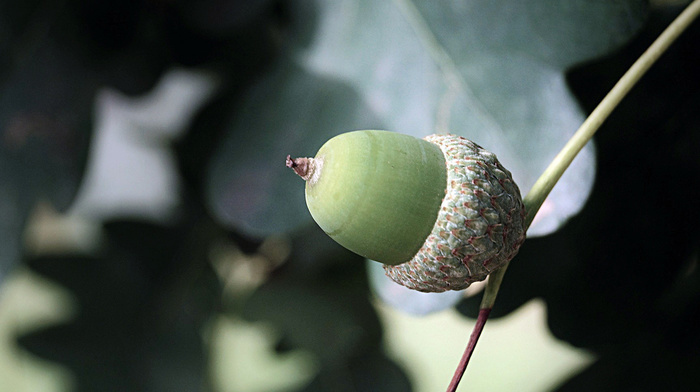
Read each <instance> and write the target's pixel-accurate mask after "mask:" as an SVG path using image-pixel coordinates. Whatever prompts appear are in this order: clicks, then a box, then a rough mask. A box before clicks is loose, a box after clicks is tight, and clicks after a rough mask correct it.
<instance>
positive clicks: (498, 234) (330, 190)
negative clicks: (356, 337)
mask: <svg viewBox="0 0 700 392" xmlns="http://www.w3.org/2000/svg"><path fill="white" fill-rule="evenodd" d="M286 164H287V166H288V167H290V168H292V169H293V170H294V171H295V172H296V173H297V174H298V175H299V176H301V178H303V179H304V180H305V181H306V204H307V206H308V208H309V212H310V213H311V216H312V217H313V219H314V220H315V221H316V223H317V224H318V225H319V226H320V227H321V229H323V231H325V232H326V234H328V235H329V236H330V237H331V238H333V239H334V240H335V241H336V242H338V243H339V244H341V245H342V246H344V247H346V248H347V249H349V250H351V251H353V252H355V253H357V254H359V255H361V256H364V257H366V258H368V259H371V260H375V261H379V262H381V263H383V264H384V269H385V271H386V274H387V276H389V277H390V278H391V279H392V280H394V281H395V282H397V283H399V284H401V285H404V286H406V287H408V288H411V289H415V290H418V291H423V292H443V291H447V290H462V289H465V288H467V287H468V286H469V285H470V284H471V283H473V282H477V281H482V280H484V279H486V277H487V276H488V275H489V273H491V272H492V271H494V270H496V269H498V268H499V267H501V266H503V265H505V264H506V263H507V262H508V261H510V260H511V259H512V258H513V257H514V256H515V254H516V253H517V252H518V249H519V248H520V245H521V244H522V242H523V241H524V239H525V226H524V222H525V208H524V206H523V201H522V198H521V196H520V190H519V189H518V186H517V185H516V184H515V182H514V181H513V178H512V176H511V174H510V172H509V171H508V170H506V169H505V168H504V167H503V166H502V165H501V164H500V163H499V162H498V159H497V158H496V156H495V155H494V154H492V153H490V152H488V151H486V150H484V149H483V148H481V147H480V146H479V145H477V144H475V143H473V142H471V141H469V140H467V139H465V138H463V137H460V136H456V135H441V134H435V135H430V136H427V137H425V138H424V139H419V138H415V137H413V136H408V135H403V134H399V133H394V132H388V131H376V130H364V131H353V132H348V133H344V134H341V135H338V136H336V137H334V138H332V139H330V140H329V141H327V142H326V143H325V144H324V145H323V146H322V147H321V148H320V149H319V150H318V153H316V156H315V157H314V158H296V159H292V158H291V157H290V156H287V161H286Z"/></svg>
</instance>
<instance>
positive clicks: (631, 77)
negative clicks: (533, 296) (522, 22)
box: [447, 0, 700, 392]
mask: <svg viewBox="0 0 700 392" xmlns="http://www.w3.org/2000/svg"><path fill="white" fill-rule="evenodd" d="M698 15H700V0H694V1H693V2H692V3H690V4H689V5H688V6H687V7H686V8H685V10H683V12H681V14H680V15H678V17H676V19H675V20H674V21H673V22H672V23H671V24H670V25H669V26H668V27H667V28H666V29H665V30H664V31H663V33H661V35H660V36H659V37H658V38H657V39H656V40H655V41H654V43H652V44H651V46H649V48H648V49H647V50H646V51H645V52H644V53H643V54H642V55H641V56H640V57H639V58H638V59H637V61H635V62H634V64H632V66H631V67H630V68H629V69H628V70H627V72H625V74H624V75H623V76H622V77H621V78H620V80H618V82H617V83H616V84H615V86H614V87H613V88H612V89H611V90H610V92H608V94H607V95H606V96H605V98H603V100H602V101H601V102H600V103H599V104H598V106H597V107H596V108H595V109H594V110H593V112H591V114H590V115H589V116H588V118H586V120H585V121H584V122H583V124H581V126H580V127H579V129H578V130H577V131H576V133H574V135H573V136H572V137H571V139H569V141H568V142H567V143H566V145H565V146H564V148H562V150H561V151H560V152H559V154H557V156H556V157H555V158H554V160H552V163H550V164H549V166H548V167H547V169H545V171H544V172H543V173H542V175H541V176H540V177H539V179H538V180H537V182H535V185H533V187H532V189H530V192H528V194H527V195H526V196H525V198H524V199H523V203H524V204H525V210H526V212H527V216H526V218H525V230H527V229H528V228H529V227H530V224H531V223H532V221H533V219H534V218H535V215H536V214H537V211H538V210H539V209H540V207H541V206H542V203H544V200H545V199H546V198H547V196H548V195H549V193H550V192H551V191H552V189H553V188H554V185H556V183H557V182H558V181H559V179H560V178H561V176H562V174H564V171H566V169H567V168H568V167H569V165H570V164H571V162H572V161H573V160H574V158H575V157H576V155H577V154H578V153H579V151H581V149H582V148H583V146H585V145H586V143H588V142H589V141H590V140H591V138H592V137H593V135H594V134H595V132H596V131H597V130H598V128H600V126H601V125H602V124H603V122H604V121H605V120H606V119H607V118H608V117H609V116H610V113H612V111H613V110H614V109H615V108H616V107H617V106H618V104H619V103H620V102H621V101H622V99H623V98H624V97H625V96H626V95H627V93H628V92H629V91H630V90H631V89H632V87H634V85H635V84H636V83H637V82H638V81H639V79H641V77H642V76H643V75H644V74H645V73H646V72H647V71H648V70H649V68H650V67H651V66H652V65H653V64H654V63H655V62H656V60H658V59H659V57H661V55H662V54H663V53H664V52H665V51H666V49H668V47H669V46H670V45H671V44H672V43H673V42H674V41H675V40H676V39H677V38H678V36H679V35H680V34H681V33H682V32H683V31H684V30H685V29H686V28H687V27H688V26H689V25H690V24H691V23H692V22H693V20H695V19H696V18H697V17H698ZM509 264H510V262H508V263H506V264H505V265H504V266H503V267H501V268H499V269H498V270H496V271H494V272H493V273H492V274H491V275H489V280H488V282H487V284H486V290H485V291H484V295H483V297H482V298H481V305H480V307H479V315H478V317H477V320H476V325H475V326H474V330H473V331H472V334H471V336H470V338H469V343H468V344H467V348H466V350H465V351H464V354H463V355H462V359H461V361H460V363H459V365H458V367H457V370H456V371H455V375H454V377H453V378H452V382H450V386H449V387H448V390H447V391H448V392H454V391H456V390H457V385H458V384H459V381H460V379H461V378H462V375H463V374H464V372H465V370H466V368H467V364H468V363H469V359H470V358H471V356H472V353H473V352H474V348H475V347H476V343H477V341H478V340H479V336H480V335H481V331H482V330H483V329H484V324H485V323H486V320H487V319H488V316H489V313H490V312H491V309H492V308H493V305H494V303H495V302H496V296H497V295H498V291H499V288H500V286H501V282H502V281H503V276H504V275H505V271H506V269H507V268H508V265H509Z"/></svg>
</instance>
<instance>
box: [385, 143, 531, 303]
mask: <svg viewBox="0 0 700 392" xmlns="http://www.w3.org/2000/svg"><path fill="white" fill-rule="evenodd" d="M425 139H426V140H427V141H429V142H431V143H434V144H435V145H437V146H439V147H440V149H441V150H442V152H443V153H444V155H445V161H446V164H447V193H446V195H445V198H444V200H443V201H442V204H441V206H440V212H439V214H438V218H437V220H436V222H435V225H434V226H433V228H432V230H431V232H430V235H429V236H428V238H427V239H426V241H425V243H424V244H423V246H422V247H421V248H420V249H419V250H418V252H417V253H416V255H415V256H414V257H413V258H412V259H411V260H410V261H408V262H406V263H403V264H400V265H396V266H389V265H385V266H384V269H385V270H386V274H387V275H388V276H389V277H390V278H391V279H392V280H394V281H395V282H397V283H399V284H402V285H404V286H406V287H409V288H412V289H415V290H418V291H424V292H442V291H447V290H462V289H465V288H467V287H468V286H469V285H470V284H471V283H473V282H477V281H481V280H484V279H486V277H487V276H488V274H490V273H491V272H492V271H494V270H496V269H498V268H499V267H501V266H503V265H505V264H506V263H507V262H508V261H510V260H511V259H512V258H513V257H514V256H515V254H516V253H517V252H518V249H519V248H520V245H521V244H522V243H523V241H524V240H525V227H524V222H525V208H524V206H523V202H522V198H521V196H520V190H519V189H518V186H517V185H516V184H515V182H514V181H513V178H512V176H511V174H510V172H509V171H508V170H506V169H505V168H504V167H503V166H502V165H501V164H500V163H499V162H498V159H497V158H496V155H494V154H493V153H490V152H488V151H486V150H484V149H483V148H481V147H480V146H479V145H477V144H476V143H473V142H471V141H469V140H467V139H465V138H463V137H459V136H454V135H430V136H427V137H426V138H425Z"/></svg>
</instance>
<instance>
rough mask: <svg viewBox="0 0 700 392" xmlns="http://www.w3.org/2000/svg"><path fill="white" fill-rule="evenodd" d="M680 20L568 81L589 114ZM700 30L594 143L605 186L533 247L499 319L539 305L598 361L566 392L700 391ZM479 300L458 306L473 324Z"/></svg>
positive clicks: (650, 29) (558, 331) (517, 262)
mask: <svg viewBox="0 0 700 392" xmlns="http://www.w3.org/2000/svg"><path fill="white" fill-rule="evenodd" d="M678 12H679V10H678V9H670V10H668V9H665V10H661V11H659V12H655V13H653V14H652V18H651V19H650V21H649V24H648V26H647V28H645V30H644V31H642V32H641V34H640V35H639V37H637V38H636V39H635V40H634V41H633V42H631V44H630V45H629V46H627V47H625V48H624V49H623V50H621V51H619V52H618V53H616V54H615V55H614V56H610V57H608V58H605V59H602V60H600V61H598V62H594V63H590V64H588V65H586V66H582V67H580V68H578V69H576V70H574V71H573V72H572V73H571V74H570V81H571V85H572V88H573V90H574V91H575V92H576V93H577V95H578V96H580V97H581V102H582V103H583V104H584V106H585V107H587V108H588V109H592V108H593V106H594V105H595V104H596V103H597V102H598V101H599V100H600V99H601V98H602V96H603V95H604V94H605V93H606V92H607V91H608V90H609V89H610V88H611V87H612V84H613V83H614V82H616V81H617V79H618V78H619V77H620V76H621V75H622V73H623V72H624V71H625V70H626V69H627V68H628V67H629V66H630V65H631V63H632V61H634V60H635V59H636V58H637V57H638V56H639V55H640V54H641V52H642V51H643V50H644V49H646V48H647V47H648V45H649V44H650V43H651V41H652V40H653V39H655V38H656V37H657V36H658V34H659V33H660V32H661V30H662V29H663V28H665V27H666V26H667V25H668V24H669V23H670V22H671V20H672V19H673V18H674V17H675V15H677V13H678ZM699 43H700V25H699V24H697V23H696V24H694V25H693V26H691V28H690V29H689V30H688V31H687V32H686V33H685V34H684V35H682V36H681V37H680V39H679V41H678V42H676V43H675V44H674V45H673V46H672V47H671V48H670V50H669V52H668V53H666V54H665V55H664V56H663V57H662V58H661V59H660V60H659V62H658V63H657V64H656V65H655V66H654V67H653V68H652V69H651V70H650V72H649V74H647V75H646V76H645V77H644V78H643V79H642V81H641V83H640V84H639V85H637V86H636V87H635V88H634V89H633V90H632V91H631V93H630V95H629V96H628V97H627V98H626V99H625V100H624V101H623V102H622V104H621V106H620V107H619V108H618V109H617V110H616V111H615V112H614V113H613V114H612V116H611V117H610V118H609V120H608V121H607V122H606V123H605V124H604V125H603V127H602V128H601V129H600V131H599V132H598V133H597V135H596V141H597V143H598V146H599V165H598V172H597V180H596V183H595V186H594V188H593V192H592V194H591V197H590V199H589V200H588V202H587V204H586V206H585V208H584V209H583V210H582V212H581V214H579V215H578V216H577V217H575V218H573V219H571V221H570V222H569V223H568V224H567V225H565V226H564V227H563V228H562V229H561V230H560V231H559V232H557V233H555V234H553V235H550V236H546V237H542V238H535V239H529V240H528V241H526V242H525V244H524V245H523V247H522V248H521V250H520V253H519V254H518V256H517V257H516V258H515V259H514V260H513V262H512V263H511V266H510V267H509V269H508V276H507V277H506V279H505V281H504V283H503V285H502V289H501V292H500V294H499V298H498V301H497V303H496V306H495V308H494V312H493V313H492V314H493V315H494V316H496V317H497V316H499V315H503V314H506V313H508V312H510V311H512V310H513V309H515V308H517V307H518V306H520V305H521V304H522V303H524V302H526V301H528V300H529V299H530V298H533V297H542V298H544V299H545V301H546V302H547V307H548V310H549V313H548V315H549V320H548V321H549V326H550V329H551V330H552V333H553V334H554V335H555V336H556V337H558V338H560V339H563V340H566V341H567V342H569V343H571V344H573V345H575V346H577V347H584V348H587V349H590V350H592V351H593V352H595V353H596V356H597V357H598V358H599V362H597V363H596V364H594V365H593V366H592V367H591V368H589V369H587V370H585V371H584V372H582V373H581V374H580V375H578V376H576V377H575V378H573V379H571V380H570V382H568V383H566V384H565V385H564V386H563V387H562V390H565V391H570V390H571V391H576V390H603V391H607V390H610V391H613V390H615V391H619V390H634V391H654V390H659V389H660V388H669V389H671V390H697V389H698V388H700V382H698V379H697V377H693V376H692V371H691V370H689V369H690V367H692V366H697V364H698V363H700V355H698V353H700V339H698V338H697V334H696V333H695V329H694V328H692V327H690V326H691V325H694V324H693V322H692V321H690V320H694V319H695V318H696V317H697V315H698V312H699V311H700V279H699V277H700V273H699V272H698V268H697V261H698V260H697V255H698V254H699V252H700V229H699V228H698V225H697V222H698V221H699V220H700V205H698V203H695V202H691V201H695V200H700V190H699V189H698V188H697V187H696V186H692V185H691V184H693V183H694V182H697V179H699V178H700V161H699V160H698V159H697V151H698V150H700V136H699V135H698V132H697V130H698V129H699V128H700V87H699V86H700V74H698V72H697V69H698V67H700V54H699V53H698V51H697V48H698V45H699ZM476 306H477V304H476V303H475V300H474V299H469V300H467V301H464V302H463V304H461V305H460V306H459V307H458V309H459V310H461V311H463V312H465V313H467V314H470V315H473V314H474V310H475V308H476Z"/></svg>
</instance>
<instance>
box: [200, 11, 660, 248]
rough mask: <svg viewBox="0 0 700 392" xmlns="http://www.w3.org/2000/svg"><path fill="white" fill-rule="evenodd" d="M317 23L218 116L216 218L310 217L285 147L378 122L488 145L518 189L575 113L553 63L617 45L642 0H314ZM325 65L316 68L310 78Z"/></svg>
mask: <svg viewBox="0 0 700 392" xmlns="http://www.w3.org/2000/svg"><path fill="white" fill-rule="evenodd" d="M316 6H317V8H318V10H317V11H307V12H306V13H303V14H302V15H301V16H300V17H306V18H309V19H312V20H313V21H314V23H318V28H317V31H316V34H315V36H314V39H313V40H311V41H310V42H309V43H308V44H302V45H297V44H296V41H294V39H291V38H290V39H289V41H290V42H289V47H290V52H291V55H292V59H293V60H289V61H282V62H280V63H278V64H277V65H276V67H275V68H274V69H273V70H272V71H271V72H270V73H269V74H268V75H267V77H266V78H265V80H263V81H261V82H260V83H259V84H257V85H256V86H255V87H253V88H252V89H251V90H250V92H249V93H248V94H247V95H246V96H245V97H244V98H243V99H244V102H243V103H242V104H241V105H240V106H234V105H232V106H231V110H230V113H231V118H230V119H226V120H225V124H226V134H227V136H226V141H225V144H224V146H223V147H222V148H221V149H220V150H219V151H218V153H217V155H216V157H215V158H214V161H213V164H212V167H211V173H210V176H211V178H210V180H209V181H210V183H209V186H208V190H207V193H208V199H209V202H210V203H211V205H212V209H213V211H214V214H215V215H216V216H217V217H218V218H219V219H221V220H222V221H223V222H224V223H225V224H226V225H227V226H229V227H234V228H238V229H240V230H244V231H245V232H247V233H249V234H250V235H259V236H264V235H269V234H271V233H277V232H282V231H286V230H289V229H293V228H294V227H298V226H299V225H302V224H303V223H304V222H306V221H308V220H309V215H308V213H307V212H306V209H305V206H304V203H303V201H302V196H301V195H302V191H301V188H303V184H302V183H301V182H300V181H298V180H297V179H296V178H294V176H292V175H290V174H289V173H288V171H285V169H284V167H283V166H282V165H281V163H280V162H281V161H282V160H283V159H284V157H285V156H286V155H287V154H292V155H297V156H299V155H313V154H314V153H315V151H316V150H317V148H318V147H320V145H321V144H322V143H323V142H324V141H325V140H327V139H328V138H330V137H332V136H334V135H336V134H338V133H341V132H344V131H348V130H353V129H362V128H378V127H381V128H387V129H389V130H393V131H398V132H402V133H408V134H413V135H416V136H424V135H427V134H429V133H434V132H448V131H449V132H453V133H457V134H460V135H464V136H467V137H469V138H471V139H473V140H476V141H477V142H478V143H479V144H482V145H484V146H485V147H487V148H488V149H490V150H492V151H494V152H495V153H497V154H498V155H499V157H500V158H501V160H502V161H503V163H504V165H505V166H506V167H508V168H509V169H510V170H511V171H512V172H513V173H514V177H515V179H516V181H517V182H518V183H519V184H520V186H521V188H522V191H523V193H524V192H525V191H526V190H527V189H528V188H529V187H530V186H531V185H532V184H533V183H534V181H535V180H536V178H537V177H538V176H539V174H540V173H541V172H542V171H543V170H544V168H545V167H546V166H547V165H548V164H549V162H550V161H551V159H552V158H553V157H554V155H555V154H556V153H557V152H558V150H559V149H560V148H561V147H562V146H563V144H564V143H565V142H566V140H567V139H568V138H569V136H570V135H571V134H572V133H573V132H574V131H575V130H576V128H577V127H578V125H579V124H580V123H581V122H582V121H583V116H582V113H581V112H580V110H579V108H578V106H577V104H576V102H575V100H574V99H573V97H572V96H571V94H570V92H569V91H568V89H567V87H566V84H565V78H564V71H565V70H566V69H567V68H568V67H570V66H572V65H573V64H576V63H578V62H581V61H585V60H588V59H590V58H593V57H596V56H600V55H602V54H605V53H607V52H609V51H610V50H612V49H614V48H616V47H618V46H619V45H621V44H622V43H624V42H625V41H626V40H627V39H628V38H629V37H630V36H631V35H632V34H633V33H634V32H635V31H637V30H638V29H639V27H640V26H641V24H642V21H643V20H644V16H645V11H646V6H645V3H644V2H643V1H642V0H628V1H617V2H602V3H600V2H598V3H591V2H584V1H576V2H570V1H552V0H539V1H536V2H527V3H517V2H509V1H498V2H493V1H478V2H467V3H465V2H456V1H449V0H444V1H439V2H435V1H431V2H428V1H417V2H407V1H403V2H366V1H358V0H345V1H337V2H317V3H316ZM321 75H323V76H321ZM593 168H594V153H593V150H592V148H591V147H588V148H586V149H585V150H584V151H583V152H582V154H581V155H580V157H579V158H578V159H577V160H576V162H575V163H574V165H573V166H572V167H571V169H570V170H569V171H568V172H567V174H566V175H565V176H564V179H563V180H562V183H561V184H560V185H558V186H557V188H556V189H555V191H554V193H553V194H552V196H551V197H550V199H549V202H548V208H547V209H545V210H544V211H543V213H542V214H540V217H539V218H538V223H537V224H536V226H535V227H533V229H532V230H531V234H536V233H539V234H542V233H546V232H551V231H553V230H555V229H556V228H557V227H558V226H559V225H560V224H561V223H562V222H564V221H565V220H566V219H567V218H568V217H569V216H571V215H572V214H575V213H576V212H577V211H578V210H579V209H580V208H581V205H582V204H583V202H584V201H585V200H586V197H587V195H588V192H589V190H590V187H591V184H592V181H593V172H594V169H593Z"/></svg>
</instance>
